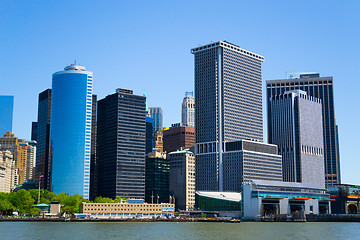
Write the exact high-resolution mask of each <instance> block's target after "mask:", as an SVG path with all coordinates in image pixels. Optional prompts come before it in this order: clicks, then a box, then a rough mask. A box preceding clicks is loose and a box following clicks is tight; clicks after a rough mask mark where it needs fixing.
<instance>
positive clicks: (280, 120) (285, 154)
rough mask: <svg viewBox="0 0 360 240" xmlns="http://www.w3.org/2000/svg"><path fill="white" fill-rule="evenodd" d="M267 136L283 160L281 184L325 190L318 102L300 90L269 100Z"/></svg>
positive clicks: (320, 105)
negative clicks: (309, 186) (310, 185)
mask: <svg viewBox="0 0 360 240" xmlns="http://www.w3.org/2000/svg"><path fill="white" fill-rule="evenodd" d="M268 106H269V109H268V113H269V114H270V113H271V116H269V117H268V119H269V121H270V125H269V126H268V128H269V132H270V133H271V134H272V135H271V136H270V138H271V139H272V143H273V144H276V145H277V146H278V150H279V154H281V155H282V160H283V181H285V182H299V183H308V184H315V185H319V186H321V187H323V188H325V170H324V143H323V123H322V119H323V118H322V104H321V100H320V99H318V98H314V97H311V96H308V95H307V93H306V92H304V91H301V90H291V91H287V92H285V93H284V94H282V95H278V96H272V97H271V98H270V100H269V105H268Z"/></svg>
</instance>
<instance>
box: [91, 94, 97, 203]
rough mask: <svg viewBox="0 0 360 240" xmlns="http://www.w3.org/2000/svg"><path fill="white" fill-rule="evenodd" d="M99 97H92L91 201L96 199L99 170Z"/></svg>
mask: <svg viewBox="0 0 360 240" xmlns="http://www.w3.org/2000/svg"><path fill="white" fill-rule="evenodd" d="M96 115H97V95H95V94H93V95H92V107H91V156H90V158H91V159H90V199H91V200H93V199H95V198H96V192H97V168H96V166H97V165H96V135H97V118H96Z"/></svg>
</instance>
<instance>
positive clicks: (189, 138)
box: [163, 126, 195, 153]
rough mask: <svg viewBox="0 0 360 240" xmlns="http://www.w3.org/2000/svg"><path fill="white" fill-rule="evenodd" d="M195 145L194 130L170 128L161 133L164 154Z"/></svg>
mask: <svg viewBox="0 0 360 240" xmlns="http://www.w3.org/2000/svg"><path fill="white" fill-rule="evenodd" d="M194 145H195V128H194V127H185V126H172V127H171V128H170V129H169V130H166V131H164V132H163V146H164V151H165V152H168V153H169V152H173V151H176V150H177V149H179V148H190V147H193V146H194Z"/></svg>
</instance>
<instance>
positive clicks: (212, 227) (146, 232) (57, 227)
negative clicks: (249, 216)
mask: <svg viewBox="0 0 360 240" xmlns="http://www.w3.org/2000/svg"><path fill="white" fill-rule="evenodd" d="M0 234H1V235H0V239H6V240H7V239H17V240H23V239H24V240H25V239H26V240H27V239H46V240H57V239H62V240H63V239H65V240H70V239H171V240H178V239H179V240H180V239H207V240H208V239H244V240H246V239H276V240H279V239H302V240H304V239H360V223H254V222H246V223H196V222H195V223H173V222H171V223H164V222H159V223H154V222H138V223H137V222H125V223H124V222H119V223H69V222H68V223H56V222H54V223H52V222H45V223H43V222H0Z"/></svg>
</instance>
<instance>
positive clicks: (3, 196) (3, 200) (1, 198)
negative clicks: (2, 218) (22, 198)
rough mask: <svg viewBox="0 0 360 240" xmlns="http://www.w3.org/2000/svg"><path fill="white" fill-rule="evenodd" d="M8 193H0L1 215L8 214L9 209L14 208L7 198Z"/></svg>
mask: <svg viewBox="0 0 360 240" xmlns="http://www.w3.org/2000/svg"><path fill="white" fill-rule="evenodd" d="M8 196H9V194H7V193H0V214H1V215H8V214H10V211H12V210H13V209H14V206H13V205H12V204H11V202H10V201H9V199H8Z"/></svg>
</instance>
